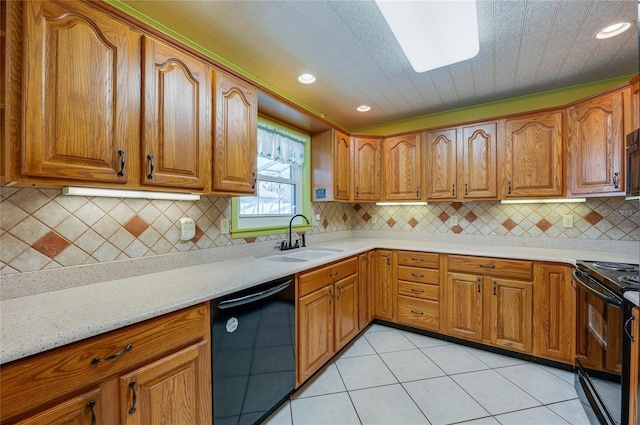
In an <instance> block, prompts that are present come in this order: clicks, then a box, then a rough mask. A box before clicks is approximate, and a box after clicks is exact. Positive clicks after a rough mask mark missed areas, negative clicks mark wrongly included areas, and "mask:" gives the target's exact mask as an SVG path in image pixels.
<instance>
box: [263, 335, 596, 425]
mask: <svg viewBox="0 0 640 425" xmlns="http://www.w3.org/2000/svg"><path fill="white" fill-rule="evenodd" d="M454 423H455V424H457V423H463V424H503V425H512V424H513V425H515V424H518V425H520V424H523V425H524V424H535V425H554V424H573V425H579V424H585V425H588V423H589V421H588V419H587V417H586V416H585V414H584V412H583V411H582V406H581V405H580V402H579V401H578V400H577V395H576V392H575V390H574V388H573V374H572V373H571V372H567V371H564V370H560V369H554V368H550V367H546V366H541V365H538V364H535V363H529V362H526V361H524V360H519V359H514V358H511V357H506V356H501V355H498V354H494V353H489V352H485V351H482V350H477V349H474V348H469V347H464V346H461V345H457V344H453V343H450V342H446V341H441V340H438V339H434V338H430V337H427V336H423V335H418V334H414V333H411V332H405V331H400V330H397V329H393V328H389V327H386V326H381V325H377V324H374V325H372V326H370V327H369V328H368V329H367V330H366V332H365V333H364V334H362V335H361V336H360V337H358V338H357V339H356V340H355V341H354V342H352V343H351V344H350V345H349V346H348V347H346V348H345V349H344V350H343V351H342V352H341V353H340V354H339V355H338V356H336V357H335V358H334V360H333V361H331V362H330V363H329V364H328V365H326V366H325V368H324V369H323V370H322V371H321V372H320V373H318V374H317V375H316V376H315V377H314V378H313V379H312V380H311V381H310V382H308V383H307V384H305V385H304V386H303V387H302V388H300V389H299V390H298V391H296V392H295V393H294V394H293V395H292V397H291V399H290V401H288V402H287V403H285V404H284V405H283V406H282V407H281V408H280V409H279V410H278V411H276V412H275V413H274V414H273V415H272V416H271V417H270V418H269V419H267V421H265V424H267V425H284V424H288V425H308V424H313V425H316V424H318V425H319V424H331V425H348V424H381V425H393V424H397V425H409V424H433V425H441V424H454Z"/></svg>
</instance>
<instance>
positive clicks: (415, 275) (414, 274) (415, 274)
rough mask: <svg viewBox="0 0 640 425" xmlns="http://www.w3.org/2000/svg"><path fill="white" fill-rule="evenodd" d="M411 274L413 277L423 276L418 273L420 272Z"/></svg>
mask: <svg viewBox="0 0 640 425" xmlns="http://www.w3.org/2000/svg"><path fill="white" fill-rule="evenodd" d="M411 276H413V277H424V275H423V274H420V273H411Z"/></svg>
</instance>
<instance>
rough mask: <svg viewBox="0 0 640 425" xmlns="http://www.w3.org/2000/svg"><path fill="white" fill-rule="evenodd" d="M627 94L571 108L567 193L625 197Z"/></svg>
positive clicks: (606, 97)
mask: <svg viewBox="0 0 640 425" xmlns="http://www.w3.org/2000/svg"><path fill="white" fill-rule="evenodd" d="M623 99H624V93H623V92H622V91H615V92H612V93H608V94H604V95H601V96H598V97H594V98H591V99H588V100H585V101H583V102H579V103H577V104H575V105H574V106H572V107H570V108H569V141H568V150H569V160H568V169H567V180H568V192H569V193H570V194H571V195H580V196H597V195H616V194H624V192H625V187H624V182H625V168H624V156H623V154H624V146H625V135H624V134H623V128H624V126H623V111H624V108H623V106H624V100H623Z"/></svg>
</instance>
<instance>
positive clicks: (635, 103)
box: [624, 74, 640, 134]
mask: <svg viewBox="0 0 640 425" xmlns="http://www.w3.org/2000/svg"><path fill="white" fill-rule="evenodd" d="M629 104H630V108H628V109H627V110H626V111H625V119H624V123H625V126H626V128H625V134H629V133H631V132H632V131H633V130H636V129H638V128H640V85H639V84H638V74H636V75H635V77H634V78H633V79H632V80H631V89H630V102H629Z"/></svg>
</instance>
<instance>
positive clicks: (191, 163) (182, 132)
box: [141, 37, 211, 190]
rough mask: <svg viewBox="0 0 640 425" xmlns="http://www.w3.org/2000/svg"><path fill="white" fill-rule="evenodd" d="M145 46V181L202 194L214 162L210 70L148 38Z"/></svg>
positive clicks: (143, 169)
mask: <svg viewBox="0 0 640 425" xmlns="http://www.w3.org/2000/svg"><path fill="white" fill-rule="evenodd" d="M142 46H143V54H142V57H143V75H144V78H143V81H144V88H143V90H144V97H143V102H142V109H143V119H144V130H143V133H142V149H141V161H142V175H141V182H142V184H145V185H153V186H169V187H178V188H180V187H184V188H191V189H196V190H202V189H204V188H205V187H208V185H207V183H208V181H209V175H210V171H209V170H210V161H211V131H210V129H211V127H210V124H209V122H210V116H211V72H210V69H209V66H208V65H206V64H205V63H204V62H202V61H200V60H198V59H195V58H194V57H192V56H190V55H188V54H186V53H183V52H181V51H180V50H178V49H176V48H174V47H171V46H168V45H166V44H164V43H161V42H159V41H156V40H153V39H151V38H149V37H144V43H143V45H142Z"/></svg>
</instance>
